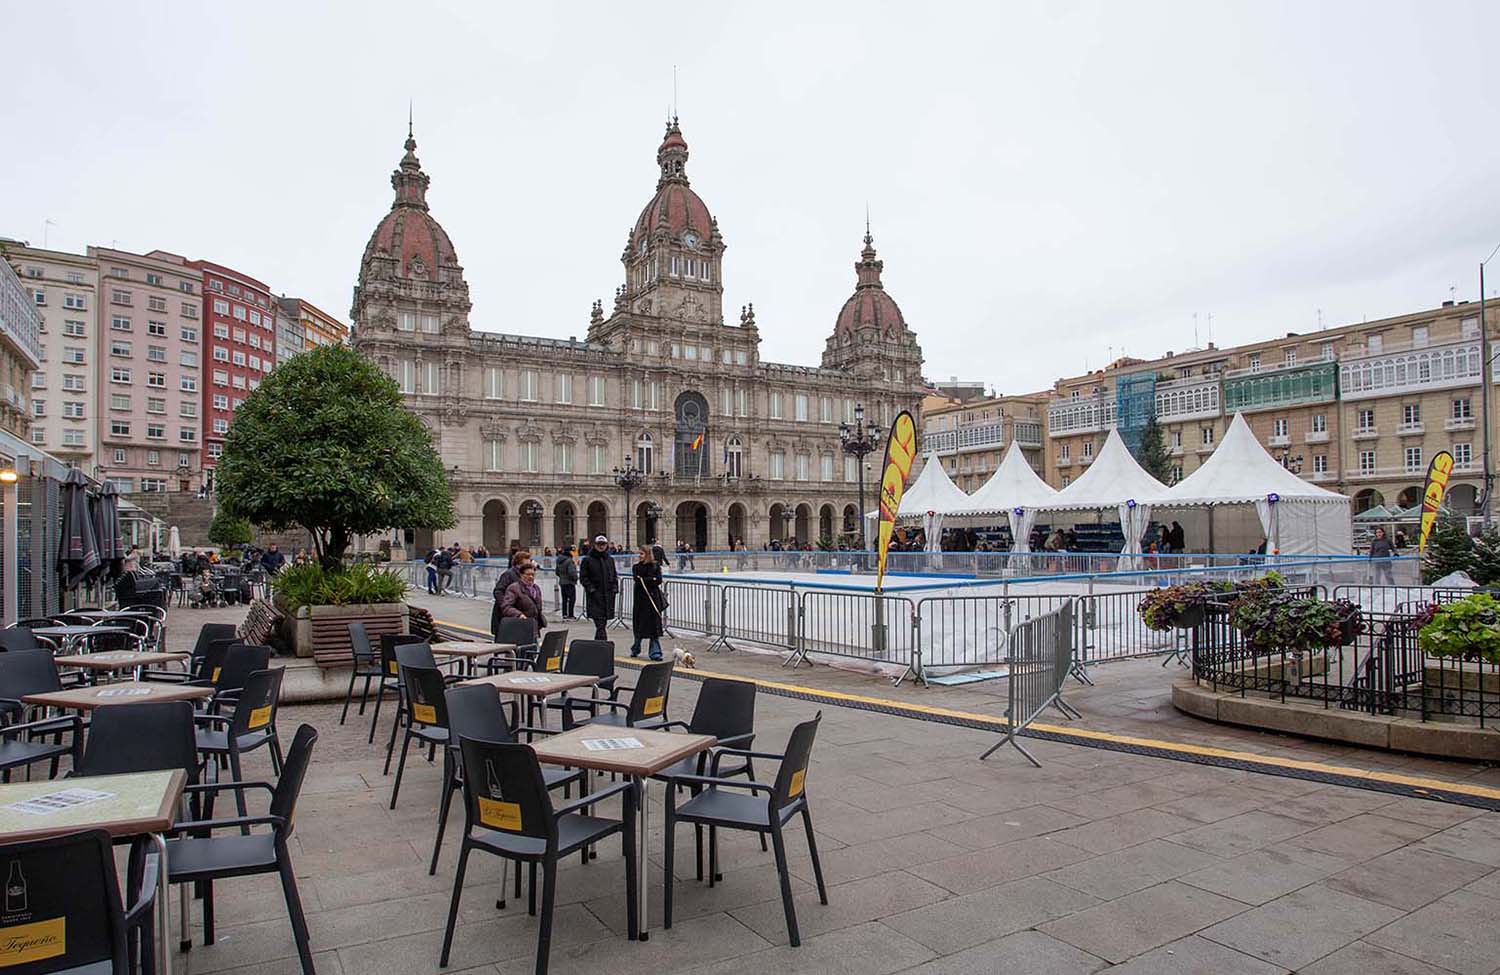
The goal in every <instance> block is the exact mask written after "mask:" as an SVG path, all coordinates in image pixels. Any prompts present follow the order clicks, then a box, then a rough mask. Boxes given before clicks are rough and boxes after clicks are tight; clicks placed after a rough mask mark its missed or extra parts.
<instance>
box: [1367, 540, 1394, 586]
mask: <svg viewBox="0 0 1500 975" xmlns="http://www.w3.org/2000/svg"><path fill="white" fill-rule="evenodd" d="M1395 554H1396V551H1395V549H1393V548H1391V542H1390V539H1388V538H1386V537H1385V529H1384V528H1376V529H1375V537H1374V538H1373V539H1371V541H1370V561H1371V562H1373V563H1374V565H1375V584H1376V585H1386V586H1389V585H1391V584H1392V581H1393V580H1392V579H1391V558H1392V557H1393V556H1394V555H1395Z"/></svg>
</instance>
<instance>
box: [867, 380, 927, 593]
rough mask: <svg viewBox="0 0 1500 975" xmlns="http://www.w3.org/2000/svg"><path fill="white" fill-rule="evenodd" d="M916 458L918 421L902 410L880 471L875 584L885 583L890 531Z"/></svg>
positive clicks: (894, 528) (888, 442)
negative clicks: (878, 531) (878, 528)
mask: <svg viewBox="0 0 1500 975" xmlns="http://www.w3.org/2000/svg"><path fill="white" fill-rule="evenodd" d="M916 459H917V422H916V421H915V420H913V419H912V418H911V413H909V412H908V411H906V410H902V411H901V412H900V413H897V414H896V419H895V422H893V423H892V424H891V436H890V439H889V440H887V441H886V442H885V463H884V464H882V465H881V472H880V535H879V539H880V541H879V547H878V548H877V549H876V570H875V588H876V589H877V590H878V589H880V588H881V586H882V585H884V584H885V556H886V553H887V552H889V551H890V548H891V533H892V532H894V531H895V530H896V512H897V511H898V510H899V509H900V508H901V496H902V495H903V494H905V493H906V478H907V476H908V475H909V474H911V465H912V462H913V461H914V460H916Z"/></svg>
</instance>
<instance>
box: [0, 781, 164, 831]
mask: <svg viewBox="0 0 1500 975" xmlns="http://www.w3.org/2000/svg"><path fill="white" fill-rule="evenodd" d="M186 784H187V775H186V774H185V773H184V772H183V771H182V769H171V770H168V771H161V772H132V773H130V774H128V775H85V776H80V777H79V778H76V779H52V780H50V781H47V780H41V779H38V780H37V781H35V782H11V783H8V784H5V785H0V843H14V842H17V841H20V840H35V839H41V838H43V837H47V836H59V835H61V834H63V833H73V832H77V831H78V830H85V829H102V830H104V831H106V832H107V833H109V835H111V836H139V835H141V834H142V833H160V832H163V831H165V830H167V829H169V828H170V827H171V825H172V821H173V818H174V816H175V814H176V812H177V804H178V802H179V801H181V799H182V792H183V787H184V786H185V785H186ZM66 789H89V790H93V791H96V792H108V793H111V795H110V797H109V798H107V799H98V800H95V801H93V802H85V803H82V804H80V805H77V806H73V807H71V808H65V809H59V810H57V811H56V812H51V813H45V814H41V815H38V814H35V813H26V812H21V811H19V810H15V809H11V808H8V807H10V806H11V805H13V804H15V803H18V802H22V801H24V800H28V799H36V798H37V797H39V796H46V795H51V794H53V793H57V792H62V791H64V790H66Z"/></svg>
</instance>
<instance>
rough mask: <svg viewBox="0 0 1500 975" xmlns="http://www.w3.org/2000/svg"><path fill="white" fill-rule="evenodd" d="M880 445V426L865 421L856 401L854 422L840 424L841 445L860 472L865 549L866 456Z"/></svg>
mask: <svg viewBox="0 0 1500 975" xmlns="http://www.w3.org/2000/svg"><path fill="white" fill-rule="evenodd" d="M879 445H880V428H879V427H877V426H876V425H875V423H874V422H873V421H871V422H870V423H868V424H867V423H865V408H864V404H862V403H856V404H855V406H854V423H853V424H852V425H851V424H848V423H840V424H839V446H840V447H842V448H843V450H844V453H846V454H848V455H849V456H850V457H853V458H855V459H856V464H855V466H856V467H857V468H858V473H859V511H858V512H857V514H858V516H859V547H860V549H861V551H863V550H864V549H865V548H867V547H868V546H867V545H866V544H865V457H866V455H868V454H872V453H874V452H875V448H876V447H878V446H879Z"/></svg>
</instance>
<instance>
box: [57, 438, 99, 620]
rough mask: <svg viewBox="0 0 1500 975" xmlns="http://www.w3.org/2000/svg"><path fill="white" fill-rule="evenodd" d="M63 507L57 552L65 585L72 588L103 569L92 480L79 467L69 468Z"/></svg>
mask: <svg viewBox="0 0 1500 975" xmlns="http://www.w3.org/2000/svg"><path fill="white" fill-rule="evenodd" d="M59 495H60V496H59V497H58V507H59V508H60V509H61V510H62V542H61V544H60V546H59V548H58V552H57V572H58V575H59V576H60V577H61V578H62V585H63V589H65V590H68V591H72V590H74V589H77V588H78V587H79V586H81V585H83V584H84V583H85V582H87V581H88V580H89V578H90V577H91V576H92V575H94V573H96V572H98V571H99V542H98V538H97V537H96V536H95V534H94V519H93V514H92V513H91V512H90V511H89V482H88V478H86V477H84V476H83V472H82V471H80V470H79V469H78V468H76V467H75V468H72V469H71V470H69V471H68V476H67V477H65V478H63V482H62V487H61V488H60V489H59Z"/></svg>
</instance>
